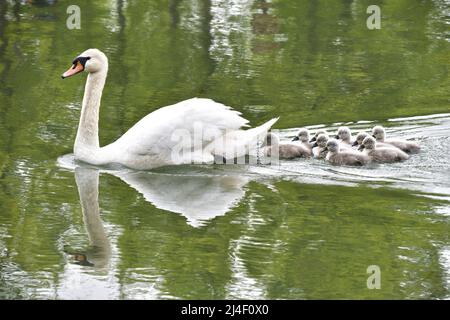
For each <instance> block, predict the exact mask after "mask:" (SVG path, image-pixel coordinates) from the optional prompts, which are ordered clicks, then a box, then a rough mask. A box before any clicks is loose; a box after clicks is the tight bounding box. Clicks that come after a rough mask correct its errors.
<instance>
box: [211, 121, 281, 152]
mask: <svg viewBox="0 0 450 320" xmlns="http://www.w3.org/2000/svg"><path fill="white" fill-rule="evenodd" d="M278 119H279V118H274V119H272V120H269V121H267V122H266V123H264V124H262V125H260V126H258V127H256V128H251V129H248V130H234V131H232V132H229V133H226V134H225V135H223V136H222V137H221V138H219V139H217V140H215V141H214V143H212V144H211V145H210V146H209V147H210V148H211V149H210V150H211V153H212V154H213V155H216V156H222V157H223V158H225V159H234V158H240V157H244V156H246V155H249V156H253V157H258V153H259V149H260V148H261V146H263V145H264V142H265V141H266V137H267V132H268V131H269V130H270V128H271V127H272V126H273V125H274V124H275V122H277V121H278ZM208 149H209V148H208Z"/></svg>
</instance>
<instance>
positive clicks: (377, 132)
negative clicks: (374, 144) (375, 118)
mask: <svg viewBox="0 0 450 320" xmlns="http://www.w3.org/2000/svg"><path fill="white" fill-rule="evenodd" d="M372 136H373V137H374V138H375V139H377V140H378V141H384V138H385V136H386V131H385V130H384V128H383V127H382V126H375V127H373V129H372Z"/></svg>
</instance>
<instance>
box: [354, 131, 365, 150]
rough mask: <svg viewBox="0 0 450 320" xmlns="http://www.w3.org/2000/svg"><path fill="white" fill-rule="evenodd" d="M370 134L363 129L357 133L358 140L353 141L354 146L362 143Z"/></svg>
mask: <svg viewBox="0 0 450 320" xmlns="http://www.w3.org/2000/svg"><path fill="white" fill-rule="evenodd" d="M368 136H369V134H368V133H367V132H364V131H361V132H359V133H358V134H357V135H356V140H355V142H353V145H352V146H353V147H355V146H360V145H362V143H363V141H364V139H365V138H366V137H368Z"/></svg>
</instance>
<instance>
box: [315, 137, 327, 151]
mask: <svg viewBox="0 0 450 320" xmlns="http://www.w3.org/2000/svg"><path fill="white" fill-rule="evenodd" d="M328 139H329V138H328V135H327V134H324V133H322V134H319V136H318V137H317V141H316V144H317V145H318V146H319V147H321V148H326V146H327V142H328Z"/></svg>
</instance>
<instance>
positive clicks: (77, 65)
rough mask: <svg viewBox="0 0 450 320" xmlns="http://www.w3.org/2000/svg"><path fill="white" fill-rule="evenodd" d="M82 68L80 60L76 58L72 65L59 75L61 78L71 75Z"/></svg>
mask: <svg viewBox="0 0 450 320" xmlns="http://www.w3.org/2000/svg"><path fill="white" fill-rule="evenodd" d="M83 70H84V66H83V65H82V64H81V62H80V61H79V60H77V61H76V62H75V63H74V64H73V66H72V67H71V68H70V69H69V70H67V71H66V72H64V73H63V74H62V76H61V78H63V79H65V78H68V77H71V76H74V75H76V74H77V73H80V72H82V71H83Z"/></svg>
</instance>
